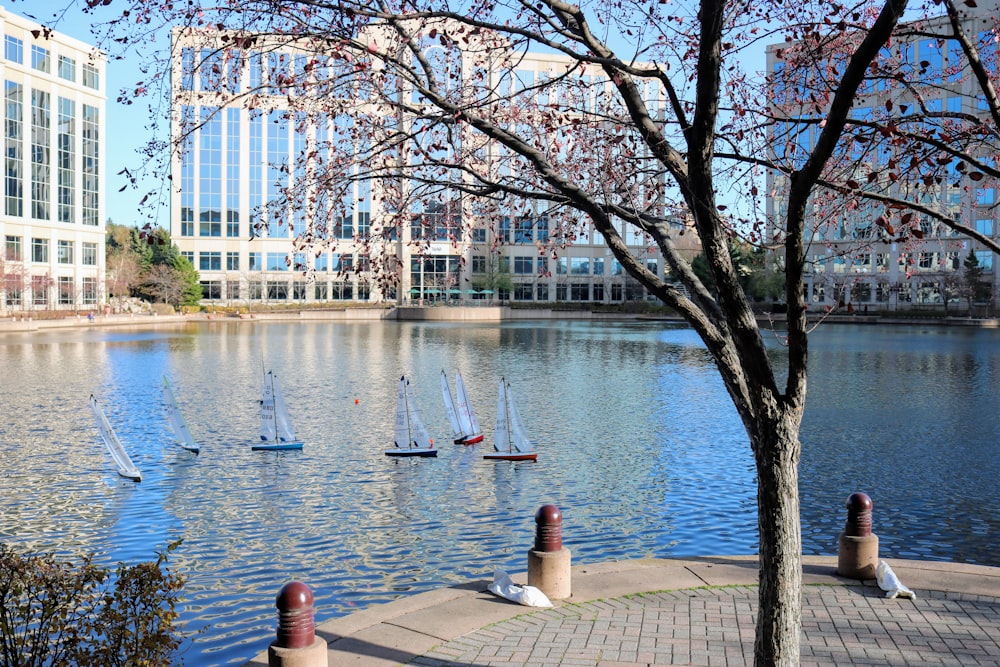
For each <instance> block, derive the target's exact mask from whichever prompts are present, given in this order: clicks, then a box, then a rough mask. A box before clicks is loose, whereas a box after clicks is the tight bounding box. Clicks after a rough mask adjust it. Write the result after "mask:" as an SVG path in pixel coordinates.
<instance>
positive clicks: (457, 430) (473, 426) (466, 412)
mask: <svg viewBox="0 0 1000 667" xmlns="http://www.w3.org/2000/svg"><path fill="white" fill-rule="evenodd" d="M441 393H442V395H443V396H444V407H445V410H446V411H447V412H448V421H450V422H451V430H452V431H453V432H454V438H455V444H456V445H474V444H476V443H477V442H482V440H483V431H482V429H481V428H479V419H478V418H477V417H476V413H475V412H474V411H473V410H472V404H471V403H469V396H468V394H467V393H466V391H465V383H464V382H462V374H461V373H460V372H459V371H455V397H454V399H453V398H452V395H451V387H449V386H448V376H447V375H446V374H445V372H444V371H441Z"/></svg>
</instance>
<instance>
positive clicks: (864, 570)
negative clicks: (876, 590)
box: [837, 493, 878, 579]
mask: <svg viewBox="0 0 1000 667" xmlns="http://www.w3.org/2000/svg"><path fill="white" fill-rule="evenodd" d="M844 506H845V507H846V508H847V522H846V523H845V524H844V532H842V533H841V534H840V549H839V551H838V552H837V574H839V575H840V576H842V577H849V578H851V579H874V578H875V569H876V568H877V567H878V535H875V534H874V533H872V499H871V498H869V497H868V494H865V493H852V494H851V495H850V496H848V497H847V502H846V503H844Z"/></svg>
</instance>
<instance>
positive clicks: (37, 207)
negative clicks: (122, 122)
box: [0, 8, 106, 314]
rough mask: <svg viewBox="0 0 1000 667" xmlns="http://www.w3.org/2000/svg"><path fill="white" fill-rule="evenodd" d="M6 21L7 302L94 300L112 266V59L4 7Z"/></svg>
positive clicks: (0, 232) (0, 288) (23, 306)
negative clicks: (108, 133)
mask: <svg viewBox="0 0 1000 667" xmlns="http://www.w3.org/2000/svg"><path fill="white" fill-rule="evenodd" d="M0 27H2V33H3V40H4V52H3V59H2V60H0V78H2V80H3V85H4V152H5V158H6V159H5V162H4V167H5V168H4V187H3V206H2V208H0V239H2V240H3V253H2V254H0V310H2V311H4V312H7V313H10V314H19V313H30V312H33V311H40V310H77V309H80V310H92V309H96V308H97V306H98V304H99V303H100V302H101V300H102V299H103V297H104V270H105V261H104V234H105V227H104V196H105V194H104V187H103V183H104V171H105V166H104V165H103V164H101V161H102V158H103V156H104V155H105V150H104V141H105V139H104V137H105V133H104V122H105V120H104V109H105V101H106V98H105V93H104V67H105V61H104V59H103V57H102V55H101V54H100V53H99V52H97V51H96V50H95V49H94V48H93V47H91V46H89V45H88V44H85V43H83V42H80V41H78V40H75V39H71V38H69V37H67V36H65V35H61V34H59V33H55V32H50V31H47V30H44V29H42V28H41V27H40V26H38V25H37V24H35V23H34V22H32V21H29V20H27V19H24V18H21V17H19V16H17V15H14V14H12V13H10V12H9V11H6V10H4V9H3V8H0Z"/></svg>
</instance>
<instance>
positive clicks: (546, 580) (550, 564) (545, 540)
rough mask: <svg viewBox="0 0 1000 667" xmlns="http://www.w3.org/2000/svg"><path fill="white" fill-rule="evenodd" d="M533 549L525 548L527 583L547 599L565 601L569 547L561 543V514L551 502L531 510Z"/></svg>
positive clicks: (568, 584) (568, 573)
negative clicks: (533, 523)
mask: <svg viewBox="0 0 1000 667" xmlns="http://www.w3.org/2000/svg"><path fill="white" fill-rule="evenodd" d="M535 524H536V530H535V548H534V549H532V550H530V551H528V585H529V586H534V587H535V588H537V589H539V590H540V591H542V592H543V593H545V595H546V597H548V598H549V599H550V600H565V599H566V598H568V597H569V596H570V594H571V592H572V590H571V586H570V560H571V555H570V552H569V549H567V548H565V547H564V546H563V545H562V513H561V512H560V511H559V508H558V507H556V506H555V505H542V507H541V508H540V509H539V510H538V511H537V512H536V513H535Z"/></svg>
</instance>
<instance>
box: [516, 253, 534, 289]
mask: <svg viewBox="0 0 1000 667" xmlns="http://www.w3.org/2000/svg"><path fill="white" fill-rule="evenodd" d="M534 272H535V258H534V257H515V258H514V273H515V274H517V275H522V276H523V275H529V276H530V275H531V274H533V273H534ZM514 299H515V300H517V299H518V297H517V294H516V293H515V295H514Z"/></svg>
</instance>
